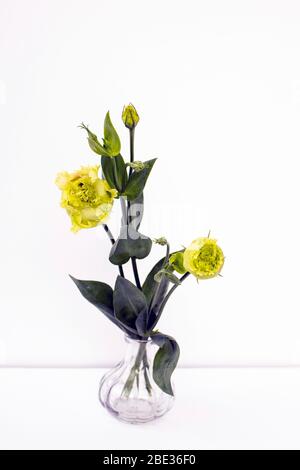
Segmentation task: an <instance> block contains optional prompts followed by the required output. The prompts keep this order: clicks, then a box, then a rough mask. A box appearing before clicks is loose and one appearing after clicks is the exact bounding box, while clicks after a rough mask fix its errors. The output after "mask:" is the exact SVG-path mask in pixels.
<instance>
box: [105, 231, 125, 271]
mask: <svg viewBox="0 0 300 470" xmlns="http://www.w3.org/2000/svg"><path fill="white" fill-rule="evenodd" d="M103 228H104V230H105V232H106V233H107V235H108V237H109V239H110V241H111V244H112V245H114V244H115V242H116V241H115V239H114V237H113V234H112V233H111V231H110V230H109V228H108V226H107V225H106V224H103ZM118 268H119V273H120V276H122V277H125V276H124V271H123V267H122V266H118Z"/></svg>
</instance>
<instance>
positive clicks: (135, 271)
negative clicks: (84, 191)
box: [127, 128, 142, 290]
mask: <svg viewBox="0 0 300 470" xmlns="http://www.w3.org/2000/svg"><path fill="white" fill-rule="evenodd" d="M129 140H130V163H133V162H134V128H133V129H129ZM131 173H132V168H131V167H130V168H129V176H130V175H131ZM127 217H128V219H127V222H128V226H129V225H130V224H131V217H130V201H128V202H127ZM131 264H132V270H133V274H134V279H135V283H136V286H137V288H138V289H140V290H142V286H141V282H140V278H139V272H138V267H137V262H136V257H135V256H133V257H132V258H131Z"/></svg>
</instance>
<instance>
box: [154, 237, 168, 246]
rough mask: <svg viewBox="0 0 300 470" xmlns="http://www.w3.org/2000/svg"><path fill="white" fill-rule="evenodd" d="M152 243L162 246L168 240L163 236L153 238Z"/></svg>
mask: <svg viewBox="0 0 300 470" xmlns="http://www.w3.org/2000/svg"><path fill="white" fill-rule="evenodd" d="M153 243H157V244H158V245H162V246H164V245H167V244H168V240H167V239H166V238H165V237H160V238H154V239H153Z"/></svg>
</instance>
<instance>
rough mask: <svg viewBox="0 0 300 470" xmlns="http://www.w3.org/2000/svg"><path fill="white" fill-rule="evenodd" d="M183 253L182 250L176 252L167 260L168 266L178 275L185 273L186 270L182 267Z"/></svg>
mask: <svg viewBox="0 0 300 470" xmlns="http://www.w3.org/2000/svg"><path fill="white" fill-rule="evenodd" d="M183 251H184V250H181V251H176V253H173V254H172V255H171V256H170V258H169V263H170V265H171V266H172V268H173V269H175V271H177V272H178V273H179V274H185V273H186V269H185V267H184V265H183Z"/></svg>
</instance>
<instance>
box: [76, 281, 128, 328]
mask: <svg viewBox="0 0 300 470" xmlns="http://www.w3.org/2000/svg"><path fill="white" fill-rule="evenodd" d="M70 278H71V279H72V281H74V283H75V284H76V286H77V287H78V289H79V291H80V293H81V294H82V295H83V297H84V298H85V299H87V300H88V301H89V302H90V303H91V304H93V305H95V307H97V308H98V309H99V310H100V311H101V312H102V313H104V315H105V316H106V317H107V318H109V320H110V321H112V322H113V323H114V324H115V325H117V326H118V327H119V328H121V329H122V330H123V331H124V328H122V325H120V323H119V322H118V321H117V320H116V318H115V316H114V307H113V290H112V288H111V287H110V286H109V285H108V284H105V283H104V282H98V281H82V280H79V279H76V278H75V277H73V276H70Z"/></svg>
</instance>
